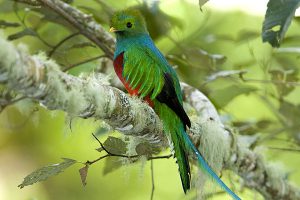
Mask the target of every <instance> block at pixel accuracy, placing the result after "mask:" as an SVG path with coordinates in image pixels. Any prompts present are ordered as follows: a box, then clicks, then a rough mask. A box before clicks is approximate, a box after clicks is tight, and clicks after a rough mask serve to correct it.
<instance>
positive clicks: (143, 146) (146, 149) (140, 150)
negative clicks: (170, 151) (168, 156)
mask: <svg viewBox="0 0 300 200" xmlns="http://www.w3.org/2000/svg"><path fill="white" fill-rule="evenodd" d="M135 151H136V153H137V154H138V155H141V156H151V155H153V154H157V153H159V149H158V148H155V147H153V145H151V144H149V142H143V143H140V144H138V145H136V147H135Z"/></svg>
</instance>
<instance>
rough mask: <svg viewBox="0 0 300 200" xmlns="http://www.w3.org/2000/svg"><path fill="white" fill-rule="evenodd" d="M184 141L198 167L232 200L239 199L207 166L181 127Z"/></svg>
mask: <svg viewBox="0 0 300 200" xmlns="http://www.w3.org/2000/svg"><path fill="white" fill-rule="evenodd" d="M182 133H183V137H184V141H185V142H186V145H187V146H188V147H189V148H190V149H191V150H192V151H193V152H194V153H195V155H196V156H197V160H198V163H199V165H200V167H201V168H202V169H203V170H204V171H205V172H206V173H207V174H208V175H209V176H211V177H212V178H213V180H215V181H216V182H217V183H218V184H219V185H220V187H221V188H223V189H224V190H225V191H226V192H227V193H228V194H229V195H230V196H231V197H232V198H233V199H234V200H241V199H240V198H239V197H238V196H237V195H236V194H235V193H234V192H233V191H232V190H230V189H229V188H228V186H227V185H226V184H225V183H224V182H223V181H222V180H221V179H220V178H219V176H218V175H217V174H216V173H215V172H214V171H213V170H212V169H211V168H210V167H209V165H208V164H207V162H206V161H205V160H204V158H203V156H202V155H201V153H200V152H199V151H198V149H197V148H196V147H195V145H194V144H193V142H192V141H191V139H190V137H189V136H188V134H187V133H186V132H185V131H184V129H182Z"/></svg>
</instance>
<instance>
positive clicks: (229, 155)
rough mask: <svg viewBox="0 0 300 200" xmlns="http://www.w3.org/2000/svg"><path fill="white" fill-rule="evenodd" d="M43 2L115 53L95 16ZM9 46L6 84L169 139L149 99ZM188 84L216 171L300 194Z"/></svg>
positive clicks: (1, 62)
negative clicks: (142, 99)
mask: <svg viewBox="0 0 300 200" xmlns="http://www.w3.org/2000/svg"><path fill="white" fill-rule="evenodd" d="M29 1H30V0H29ZM38 2H40V3H41V4H42V5H43V6H46V7H48V8H50V9H51V10H53V11H54V12H56V13H58V14H59V15H60V16H62V18H64V19H65V20H66V21H68V22H69V23H70V24H71V25H73V26H74V27H75V28H76V29H78V30H79V31H80V33H81V34H83V35H85V36H86V37H87V38H88V39H90V40H91V41H93V42H94V43H95V44H97V45H98V46H99V47H100V48H101V49H102V50H103V51H104V53H105V54H106V55H108V57H110V58H112V52H113V48H114V39H113V37H111V35H110V34H108V33H107V32H106V31H105V30H104V29H103V27H102V26H101V25H99V24H97V23H96V22H95V21H94V20H93V19H92V18H91V17H90V16H89V15H86V14H83V13H82V12H81V11H79V10H77V9H75V8H73V7H72V6H70V5H68V4H66V3H64V2H62V1H59V0H38ZM3 45H5V46H7V47H9V48H6V49H5V50H4V48H1V49H0V83H2V84H5V86H7V87H8V88H10V89H13V90H15V91H17V92H19V93H21V94H23V95H25V96H27V97H31V98H34V99H36V100H38V101H39V102H41V103H42V104H43V105H45V106H47V107H48V108H49V109H59V110H64V111H66V112H68V113H69V114H70V115H73V116H79V117H84V118H88V117H95V118H96V119H104V120H105V121H106V122H108V123H109V124H110V125H111V126H112V127H114V128H116V129H119V130H121V131H122V132H123V133H125V134H132V135H135V136H140V137H143V136H146V138H148V139H149V140H152V141H154V142H158V143H160V144H163V143H164V144H166V143H165V141H166V140H165V137H164V136H163V134H162V130H161V126H160V121H159V119H158V118H157V116H156V115H155V113H154V112H153V110H152V109H151V108H149V107H148V106H147V105H146V104H142V103H141V102H140V101H139V100H137V99H133V98H128V97H127V96H126V95H125V94H124V93H123V92H121V91H119V90H117V89H115V88H113V87H110V86H107V85H104V84H101V81H99V80H96V79H95V78H89V79H81V78H78V77H74V76H70V75H68V74H65V73H63V72H61V71H60V70H59V69H58V67H57V65H56V64H55V63H54V62H52V61H49V60H47V59H46V58H45V57H44V56H42V55H37V56H29V55H28V54H26V53H24V52H23V51H22V50H16V49H15V48H14V47H13V46H12V45H11V44H9V43H8V42H6V41H5V40H3V39H0V46H3ZM4 58H5V59H4ZM8 58H9V59H8ZM182 88H183V91H184V95H185V101H186V102H188V103H189V104H190V105H191V107H193V109H194V110H195V111H196V112H197V114H196V115H194V116H193V117H192V121H193V125H192V129H191V136H192V138H193V140H194V143H195V144H196V145H197V146H198V148H199V149H200V151H201V152H202V153H203V155H204V156H205V159H206V160H207V161H208V162H209V164H211V165H213V166H212V167H213V168H214V169H215V170H216V171H220V170H221V169H222V168H225V169H229V170H231V171H233V172H234V173H236V174H238V175H239V176H240V177H241V178H242V179H243V183H244V185H245V186H246V187H249V188H252V189H255V190H257V191H258V192H259V193H261V194H262V195H263V196H264V197H265V198H266V199H300V190H299V189H298V188H296V187H294V186H292V185H291V184H289V182H288V180H287V179H286V176H285V175H284V174H282V173H280V171H279V170H278V169H276V168H274V167H272V165H271V164H268V163H267V162H266V161H265V160H264V159H263V158H262V157H261V156H260V154H258V153H256V152H254V151H252V150H251V149H249V147H248V146H247V145H244V143H243V142H241V139H243V138H242V137H236V136H234V135H233V134H232V133H231V132H230V131H228V130H226V129H225V127H224V126H223V124H222V123H221V121H220V119H219V116H218V113H217V111H216V110H215V109H214V107H213V105H212V104H211V102H210V101H209V100H208V99H207V98H206V97H205V95H203V94H202V93H201V92H200V91H198V90H196V89H195V88H192V87H190V86H188V85H186V84H182ZM145 122H147V123H145Z"/></svg>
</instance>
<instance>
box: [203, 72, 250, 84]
mask: <svg viewBox="0 0 300 200" xmlns="http://www.w3.org/2000/svg"><path fill="white" fill-rule="evenodd" d="M245 73H247V71H246V70H224V71H218V72H216V73H214V74H211V75H210V76H208V77H207V78H206V80H207V82H209V81H214V80H216V79H218V78H226V77H231V76H232V75H242V74H245Z"/></svg>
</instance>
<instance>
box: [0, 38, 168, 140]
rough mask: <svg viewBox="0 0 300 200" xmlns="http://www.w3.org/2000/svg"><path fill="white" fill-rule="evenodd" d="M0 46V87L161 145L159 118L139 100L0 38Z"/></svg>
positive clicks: (95, 78)
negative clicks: (71, 73)
mask: <svg viewBox="0 0 300 200" xmlns="http://www.w3.org/2000/svg"><path fill="white" fill-rule="evenodd" d="M0 46H2V47H6V48H1V49H0V83H1V84H4V85H5V86H6V87H7V88H8V89H9V90H12V91H15V92H17V93H19V94H22V95H23V96H25V97H28V98H32V99H35V100H37V101H39V102H40V103H41V104H42V105H44V106H45V107H47V109H49V110H63V111H65V112H67V113H68V114H69V115H71V116H74V117H75V116H76V117H81V118H90V117H93V118H95V119H101V120H104V121H105V122H107V123H108V124H109V125H111V126H112V127H113V128H114V129H116V130H120V131H121V132H122V133H124V134H128V135H134V136H138V137H140V138H143V139H146V140H148V141H151V142H152V143H161V144H164V141H165V140H166V139H165V137H164V135H163V133H162V129H161V126H158V124H160V120H159V118H158V117H157V115H156V114H155V112H154V111H153V110H152V109H151V108H150V107H149V106H147V105H146V104H145V103H143V102H141V100H139V99H137V98H128V96H127V95H126V94H125V93H124V92H122V91H120V90H119V89H116V88H113V87H111V86H109V85H106V84H105V82H103V81H101V79H97V77H95V76H91V77H87V78H79V77H75V76H72V75H69V74H66V73H63V72H62V71H60V69H59V67H58V66H57V64H56V63H55V62H54V61H52V60H48V59H47V58H46V57H45V56H44V54H38V55H34V56H30V55H28V54H27V53H26V50H25V48H24V47H19V48H15V47H14V46H13V45H12V44H11V43H9V42H7V41H6V40H5V39H3V38H2V37H0ZM145 113H147V114H145ZM150 133H151V134H150Z"/></svg>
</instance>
